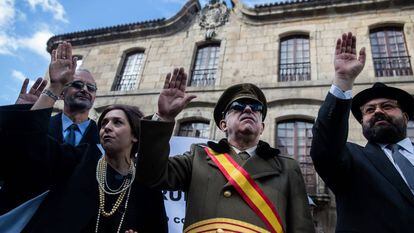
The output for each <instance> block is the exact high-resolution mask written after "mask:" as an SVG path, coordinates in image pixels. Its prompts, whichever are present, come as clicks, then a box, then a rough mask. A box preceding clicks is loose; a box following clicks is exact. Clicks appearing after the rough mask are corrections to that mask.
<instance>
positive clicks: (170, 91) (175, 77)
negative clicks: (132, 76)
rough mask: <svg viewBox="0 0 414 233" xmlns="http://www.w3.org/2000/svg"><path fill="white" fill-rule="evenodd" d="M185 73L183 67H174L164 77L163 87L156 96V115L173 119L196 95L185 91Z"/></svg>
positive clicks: (165, 118)
mask: <svg viewBox="0 0 414 233" xmlns="http://www.w3.org/2000/svg"><path fill="white" fill-rule="evenodd" d="M186 83H187V74H186V73H185V72H184V69H183V68H180V69H178V68H176V69H174V72H173V73H172V74H171V73H168V74H167V76H166V77H165V82H164V88H163V90H162V91H161V93H160V96H159V98H158V115H159V116H160V117H161V118H162V119H164V120H169V121H173V120H174V119H175V117H176V116H177V115H178V114H179V113H180V112H181V111H182V110H183V109H184V107H185V106H186V105H187V104H188V103H189V102H190V101H191V100H192V99H194V98H195V97H196V96H195V95H188V94H187V93H185V88H186Z"/></svg>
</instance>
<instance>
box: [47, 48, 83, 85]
mask: <svg viewBox="0 0 414 233" xmlns="http://www.w3.org/2000/svg"><path fill="white" fill-rule="evenodd" d="M76 61H77V58H76V57H72V45H71V44H70V43H68V42H63V43H62V44H59V45H58V47H57V49H56V50H53V51H52V57H51V61H50V65H49V76H50V85H51V86H52V85H54V86H59V87H61V88H63V86H64V85H65V84H66V83H68V82H70V81H72V80H73V75H74V74H75V71H76Z"/></svg>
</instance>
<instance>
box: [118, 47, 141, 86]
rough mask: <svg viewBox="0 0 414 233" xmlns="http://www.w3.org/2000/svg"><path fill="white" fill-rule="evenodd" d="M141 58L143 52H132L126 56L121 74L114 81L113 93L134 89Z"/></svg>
mask: <svg viewBox="0 0 414 233" xmlns="http://www.w3.org/2000/svg"><path fill="white" fill-rule="evenodd" d="M143 58H144V53H143V52H137V51H134V52H130V53H128V54H126V56H125V59H124V63H123V65H122V69H121V72H120V74H118V75H117V77H116V79H115V82H114V86H113V88H112V90H113V91H129V90H133V89H135V88H136V85H137V82H138V75H139V73H140V71H141V69H142V61H143Z"/></svg>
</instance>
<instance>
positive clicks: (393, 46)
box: [369, 27, 413, 77]
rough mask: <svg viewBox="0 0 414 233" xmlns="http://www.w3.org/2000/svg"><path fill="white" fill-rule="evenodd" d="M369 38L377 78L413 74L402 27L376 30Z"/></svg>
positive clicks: (371, 32)
mask: <svg viewBox="0 0 414 233" xmlns="http://www.w3.org/2000/svg"><path fill="white" fill-rule="evenodd" d="M369 37H370V42H371V50H372V59H373V63H374V69H375V76H376V77H390V76H404V75H412V74H413V71H412V68H411V61H410V56H409V55H408V52H407V47H406V44H405V37H404V31H403V28H402V27H381V28H376V29H373V30H371V31H370V35H369Z"/></svg>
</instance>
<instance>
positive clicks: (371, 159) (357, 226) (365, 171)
mask: <svg viewBox="0 0 414 233" xmlns="http://www.w3.org/2000/svg"><path fill="white" fill-rule="evenodd" d="M350 106H351V100H341V99H338V98H336V97H335V96H333V95H332V94H328V96H327V97H326V100H325V102H324V104H323V105H322V107H321V109H320V110H319V115H318V118H317V120H316V123H315V125H314V127H313V141H312V149H311V156H312V159H313V162H314V165H315V168H316V171H317V172H318V173H319V175H320V176H321V177H322V179H323V180H324V181H325V182H326V184H327V185H328V186H329V188H331V190H332V191H333V192H334V194H335V198H336V205H337V226H336V231H337V232H364V233H369V232H372V233H412V232H414V195H413V194H412V193H411V191H410V190H409V188H408V186H407V185H406V183H405V182H404V180H403V179H402V177H401V176H400V174H399V173H398V171H397V170H396V169H395V167H394V166H393V165H392V163H391V162H390V161H389V159H388V158H387V157H386V155H385V154H384V152H383V151H382V150H381V148H380V147H379V146H378V145H376V144H372V143H368V144H367V145H366V146H365V147H361V146H359V145H357V144H354V143H350V142H346V140H347V137H348V118H349V113H350Z"/></svg>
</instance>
